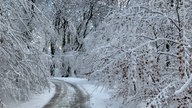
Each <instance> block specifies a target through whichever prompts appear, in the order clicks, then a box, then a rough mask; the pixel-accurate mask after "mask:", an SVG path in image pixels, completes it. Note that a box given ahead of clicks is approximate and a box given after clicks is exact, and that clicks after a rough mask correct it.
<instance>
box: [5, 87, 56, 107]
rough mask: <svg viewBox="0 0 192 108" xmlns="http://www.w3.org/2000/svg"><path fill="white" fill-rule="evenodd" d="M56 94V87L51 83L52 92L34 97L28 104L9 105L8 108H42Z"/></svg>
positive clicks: (48, 91) (45, 92) (47, 91)
mask: <svg viewBox="0 0 192 108" xmlns="http://www.w3.org/2000/svg"><path fill="white" fill-rule="evenodd" d="M54 94H55V85H54V84H53V83H50V90H48V89H47V90H45V91H44V92H43V93H42V94H36V95H34V96H32V97H31V98H30V99H29V101H27V102H17V103H8V104H7V106H6V107H7V108H41V107H43V106H44V105H45V104H47V103H48V102H49V100H50V99H51V98H52V97H53V96H54Z"/></svg>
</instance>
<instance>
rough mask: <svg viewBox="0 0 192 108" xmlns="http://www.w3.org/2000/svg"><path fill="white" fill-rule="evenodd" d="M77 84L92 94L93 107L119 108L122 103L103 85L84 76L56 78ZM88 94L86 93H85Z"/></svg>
mask: <svg viewBox="0 0 192 108" xmlns="http://www.w3.org/2000/svg"><path fill="white" fill-rule="evenodd" d="M56 79H59V80H64V81H66V82H69V83H72V84H76V85H78V86H79V88H80V89H82V91H85V92H87V93H88V94H89V95H90V106H91V108H119V107H120V104H119V103H118V102H116V101H113V100H111V99H110V96H111V95H110V93H109V92H108V91H107V90H106V89H104V88H103V87H102V86H96V85H94V84H93V83H91V82H89V81H88V80H87V79H84V78H56ZM85 94H86V93H85Z"/></svg>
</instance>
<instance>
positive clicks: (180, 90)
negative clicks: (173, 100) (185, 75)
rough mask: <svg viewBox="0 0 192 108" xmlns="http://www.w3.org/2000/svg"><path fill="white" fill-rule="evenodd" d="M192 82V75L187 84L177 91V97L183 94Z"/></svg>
mask: <svg viewBox="0 0 192 108" xmlns="http://www.w3.org/2000/svg"><path fill="white" fill-rule="evenodd" d="M191 81H192V74H191V75H190V78H189V79H188V80H187V82H186V83H185V84H184V85H183V86H182V87H181V88H180V89H179V90H177V91H175V95H179V94H180V93H182V92H183V91H184V90H185V89H186V88H187V87H188V86H189V85H190V84H191Z"/></svg>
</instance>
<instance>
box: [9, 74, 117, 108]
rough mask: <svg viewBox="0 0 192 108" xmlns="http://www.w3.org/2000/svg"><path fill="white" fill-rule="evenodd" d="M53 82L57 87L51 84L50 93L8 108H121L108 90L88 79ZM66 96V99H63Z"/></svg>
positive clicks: (47, 92)
mask: <svg viewBox="0 0 192 108" xmlns="http://www.w3.org/2000/svg"><path fill="white" fill-rule="evenodd" d="M51 80H52V81H53V83H54V82H55V83H54V84H55V85H54V84H53V83H52V84H51V89H50V91H49V90H45V92H44V93H43V94H41V95H34V96H32V98H31V99H30V100H29V101H28V102H24V103H21V102H19V103H16V104H8V105H7V108H119V107H120V104H119V103H118V102H116V101H113V100H111V99H110V96H111V94H110V93H109V92H108V91H107V90H106V89H104V88H103V87H102V86H96V85H94V84H93V83H91V82H89V81H88V80H87V79H84V78H58V77H55V78H53V79H51ZM59 92H60V93H59ZM64 96H65V98H62V97H64ZM78 97H80V98H78ZM54 98H55V100H54ZM57 98H58V99H57ZM59 98H60V99H59ZM74 100H75V102H74ZM51 101H52V102H53V103H52V104H50V102H51ZM79 103H83V106H81V104H79Z"/></svg>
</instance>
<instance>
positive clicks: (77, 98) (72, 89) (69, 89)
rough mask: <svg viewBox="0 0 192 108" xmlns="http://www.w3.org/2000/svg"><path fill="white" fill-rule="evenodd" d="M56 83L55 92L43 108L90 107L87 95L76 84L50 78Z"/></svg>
mask: <svg viewBox="0 0 192 108" xmlns="http://www.w3.org/2000/svg"><path fill="white" fill-rule="evenodd" d="M52 82H53V83H54V84H55V85H56V94H55V95H54V97H53V98H52V99H51V100H50V101H49V103H47V104H46V105H45V106H44V107H43V108H90V107H89V104H87V103H88V102H87V101H88V100H89V96H88V95H87V94H84V92H83V91H82V90H81V89H79V88H78V87H77V86H76V84H71V83H68V82H64V81H63V80H57V79H52Z"/></svg>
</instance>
